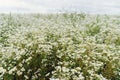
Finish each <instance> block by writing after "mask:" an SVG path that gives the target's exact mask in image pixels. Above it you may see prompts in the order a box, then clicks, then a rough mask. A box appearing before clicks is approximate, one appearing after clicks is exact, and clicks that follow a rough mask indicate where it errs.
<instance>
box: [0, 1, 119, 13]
mask: <svg viewBox="0 0 120 80" xmlns="http://www.w3.org/2000/svg"><path fill="white" fill-rule="evenodd" d="M62 11H76V12H77V11H78V12H80V11H82V12H86V13H91V14H119V13H120V0H0V12H1V13H9V12H12V13H16V12H17V13H30V12H32V13H38V12H39V13H51V12H62Z"/></svg>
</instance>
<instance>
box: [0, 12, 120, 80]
mask: <svg viewBox="0 0 120 80" xmlns="http://www.w3.org/2000/svg"><path fill="white" fill-rule="evenodd" d="M49 79H51V80H53V79H57V80H120V16H107V15H89V14H76V13H69V14H66V13H63V14H0V80H49Z"/></svg>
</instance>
